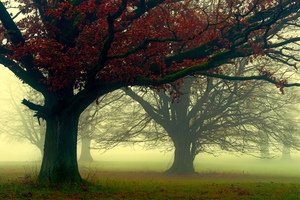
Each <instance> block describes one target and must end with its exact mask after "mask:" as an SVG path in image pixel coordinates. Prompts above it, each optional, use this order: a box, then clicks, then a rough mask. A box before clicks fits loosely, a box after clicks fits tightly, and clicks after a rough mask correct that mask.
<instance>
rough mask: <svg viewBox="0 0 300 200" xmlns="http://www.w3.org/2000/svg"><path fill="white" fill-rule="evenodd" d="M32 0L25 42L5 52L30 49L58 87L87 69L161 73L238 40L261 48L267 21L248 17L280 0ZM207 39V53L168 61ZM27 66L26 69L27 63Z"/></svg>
mask: <svg viewBox="0 0 300 200" xmlns="http://www.w3.org/2000/svg"><path fill="white" fill-rule="evenodd" d="M33 2H34V3H32V2H31V1H27V0H26V1H25V0H24V1H23V0H21V1H20V3H21V5H22V9H23V10H22V11H23V13H24V14H23V16H25V17H24V18H22V19H21V20H19V21H18V22H17V23H16V25H17V26H18V27H19V29H20V31H21V33H22V37H23V39H24V42H21V43H19V44H14V43H11V42H9V43H8V44H7V45H6V47H7V48H8V49H11V50H13V51H14V53H13V55H10V56H9V58H10V59H12V60H17V61H20V62H21V66H22V59H23V58H24V57H31V59H32V65H33V67H32V68H33V69H35V70H39V71H41V72H42V73H43V75H44V78H45V79H44V80H42V82H43V83H45V84H47V85H48V86H49V87H50V88H52V89H55V90H56V89H61V88H64V87H70V86H71V87H75V88H81V87H84V85H85V84H86V82H87V81H88V79H89V78H90V77H94V79H96V80H97V81H99V82H101V81H102V82H107V81H110V82H115V81H118V82H132V81H134V80H135V78H136V77H148V78H150V79H156V78H161V77H164V76H165V75H167V74H169V73H171V72H173V71H174V70H179V69H184V68H187V67H190V66H192V65H197V64H202V63H205V62H207V61H208V60H209V59H210V58H212V56H213V55H216V54H217V53H219V52H222V51H225V50H230V49H235V48H236V50H235V51H237V52H238V51H239V52H243V51H244V52H245V54H249V55H253V54H257V55H258V54H263V52H264V51H263V49H264V43H263V42H264V41H261V43H256V42H255V41H256V40H257V38H260V37H262V36H263V35H264V34H266V28H265V27H259V26H258V27H254V28H255V29H257V30H254V31H251V30H250V29H249V27H248V24H249V23H250V22H251V17H252V16H253V15H254V14H255V13H258V12H264V11H265V10H266V9H267V8H270V7H272V6H276V5H278V4H279V2H278V1H271V0H270V1H265V0H264V1H262V0H255V1H247V2H246V3H245V1H242V0H229V1H228V0H227V1H222V0H221V1H219V3H218V4H213V3H211V2H210V3H206V4H205V3H198V4H197V3H195V2H194V1H173V0H166V1H162V0H161V1H151V0H148V1H143V0H141V1H139V0H123V1H122V0H116V1H112V0H104V1H97V0H87V1H80V0H74V1H66V0H65V1H46V0H44V1H37V0H35V1H33ZM249 19H250V21H249ZM268 31H269V30H268ZM244 39H246V40H247V43H248V45H250V47H251V51H250V52H249V46H245V45H244V46H241V45H242V44H244V43H245V42H244V41H243V40H244ZM0 40H3V34H2V35H0ZM206 43H207V44H209V43H212V44H214V45H213V46H209V45H208V46H209V49H208V50H207V51H206V50H205V49H204V50H202V51H203V53H204V54H207V55H203V56H199V55H193V57H194V58H191V59H189V58H188V59H181V60H178V61H176V59H175V61H174V62H172V63H171V64H168V63H167V62H166V59H167V58H170V57H172V56H173V57H175V56H176V55H179V54H180V53H181V52H187V51H189V50H192V49H194V48H197V47H200V46H201V45H204V44H206ZM243 47H244V48H245V49H243ZM193 53H194V54H195V52H193ZM198 53H199V54H201V52H198ZM197 57H198V58H197ZM24 68H26V69H27V70H28V66H26V67H24ZM213 71H214V72H215V73H219V71H218V70H217V71H216V70H213Z"/></svg>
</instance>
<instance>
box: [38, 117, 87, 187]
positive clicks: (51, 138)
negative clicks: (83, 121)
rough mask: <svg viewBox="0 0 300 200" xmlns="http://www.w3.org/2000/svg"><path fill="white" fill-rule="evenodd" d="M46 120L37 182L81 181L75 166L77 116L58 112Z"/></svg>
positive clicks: (76, 165)
mask: <svg viewBox="0 0 300 200" xmlns="http://www.w3.org/2000/svg"><path fill="white" fill-rule="evenodd" d="M60 113H61V114H60V115H54V116H53V117H51V118H48V119H47V120H46V121H47V128H46V136H45V137H46V138H45V146H44V156H43V161H42V166H41V170H40V173H39V177H38V179H39V181H42V182H45V181H48V182H50V183H51V184H56V183H62V182H79V181H81V180H82V178H81V176H80V174H79V170H78V164H77V148H76V147H77V131H78V120H79V115H78V114H76V113H75V112H60Z"/></svg>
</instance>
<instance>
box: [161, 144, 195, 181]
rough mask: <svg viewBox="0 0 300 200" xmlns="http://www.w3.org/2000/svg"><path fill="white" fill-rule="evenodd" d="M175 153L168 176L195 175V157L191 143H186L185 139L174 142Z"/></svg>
mask: <svg viewBox="0 0 300 200" xmlns="http://www.w3.org/2000/svg"><path fill="white" fill-rule="evenodd" d="M174 147H175V152H174V161H173V164H172V166H171V167H170V168H169V169H168V170H167V171H166V173H168V174H178V175H184V174H193V173H195V168H194V164H193V162H194V156H193V154H192V152H191V143H190V142H187V141H184V139H181V140H178V141H176V142H174Z"/></svg>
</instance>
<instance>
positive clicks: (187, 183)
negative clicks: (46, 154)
mask: <svg viewBox="0 0 300 200" xmlns="http://www.w3.org/2000/svg"><path fill="white" fill-rule="evenodd" d="M38 164H39V163H0V199H87V200H88V199H190V200H192V199H268V200H269V199H280V200H281V199H291V200H293V199H300V182H299V180H300V179H299V178H300V177H299V176H297V175H295V174H294V175H292V173H290V172H288V173H287V175H286V174H282V173H281V174H276V173H275V172H276V171H280V169H281V168H280V167H279V164H278V165H277V166H276V165H275V164H274V163H273V165H265V164H264V163H260V164H259V167H263V166H264V167H263V168H261V169H263V170H261V171H260V172H261V173H258V172H259V171H257V169H259V168H257V169H255V168H254V167H253V166H249V170H250V169H252V170H253V172H256V173H252V171H249V170H246V169H245V168H244V167H246V166H244V167H243V166H242V164H241V165H240V166H239V167H238V165H237V166H236V168H238V169H240V170H237V171H235V170H234V169H232V168H231V169H229V168H226V165H224V166H223V168H221V166H219V168H218V167H216V166H214V164H212V163H211V164H210V165H208V166H211V168H204V169H203V170H202V171H201V170H198V171H199V174H197V175H193V176H169V175H164V174H162V173H161V171H162V169H163V168H164V167H161V168H159V164H158V163H156V164H154V165H153V166H152V167H151V164H149V163H125V164H124V163H123V164H124V165H122V166H121V165H120V164H121V163H106V164H104V163H102V162H99V163H93V164H90V165H89V164H87V165H80V168H81V174H82V176H83V177H84V178H85V179H86V180H87V181H88V184H78V185H68V184H65V185H60V186H57V187H49V186H45V185H40V184H37V183H36V177H37V173H38ZM109 166H111V168H109ZM145 166H147V167H149V168H146V170H145V168H144V167H145ZM162 166H164V165H162ZM268 166H269V167H268ZM196 167H197V166H196ZM198 167H199V166H198ZM224 167H225V168H224ZM295 167H296V166H295ZM122 169H123V170H122ZM222 169H226V170H222ZM268 169H269V170H268ZM271 169H273V171H274V170H275V171H274V173H269V174H267V175H263V172H262V171H269V172H270V171H272V170H271ZM292 169H294V168H293V167H291V168H289V170H291V171H293V170H292ZM245 170H246V171H245ZM295 170H296V169H295ZM294 173H295V171H294Z"/></svg>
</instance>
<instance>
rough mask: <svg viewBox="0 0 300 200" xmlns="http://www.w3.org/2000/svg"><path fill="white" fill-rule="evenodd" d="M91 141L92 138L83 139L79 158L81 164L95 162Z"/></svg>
mask: <svg viewBox="0 0 300 200" xmlns="http://www.w3.org/2000/svg"><path fill="white" fill-rule="evenodd" d="M91 141H92V138H90V137H84V138H81V154H80V158H79V162H88V163H90V162H93V160H94V159H93V157H92V155H91V149H90V146H91Z"/></svg>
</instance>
